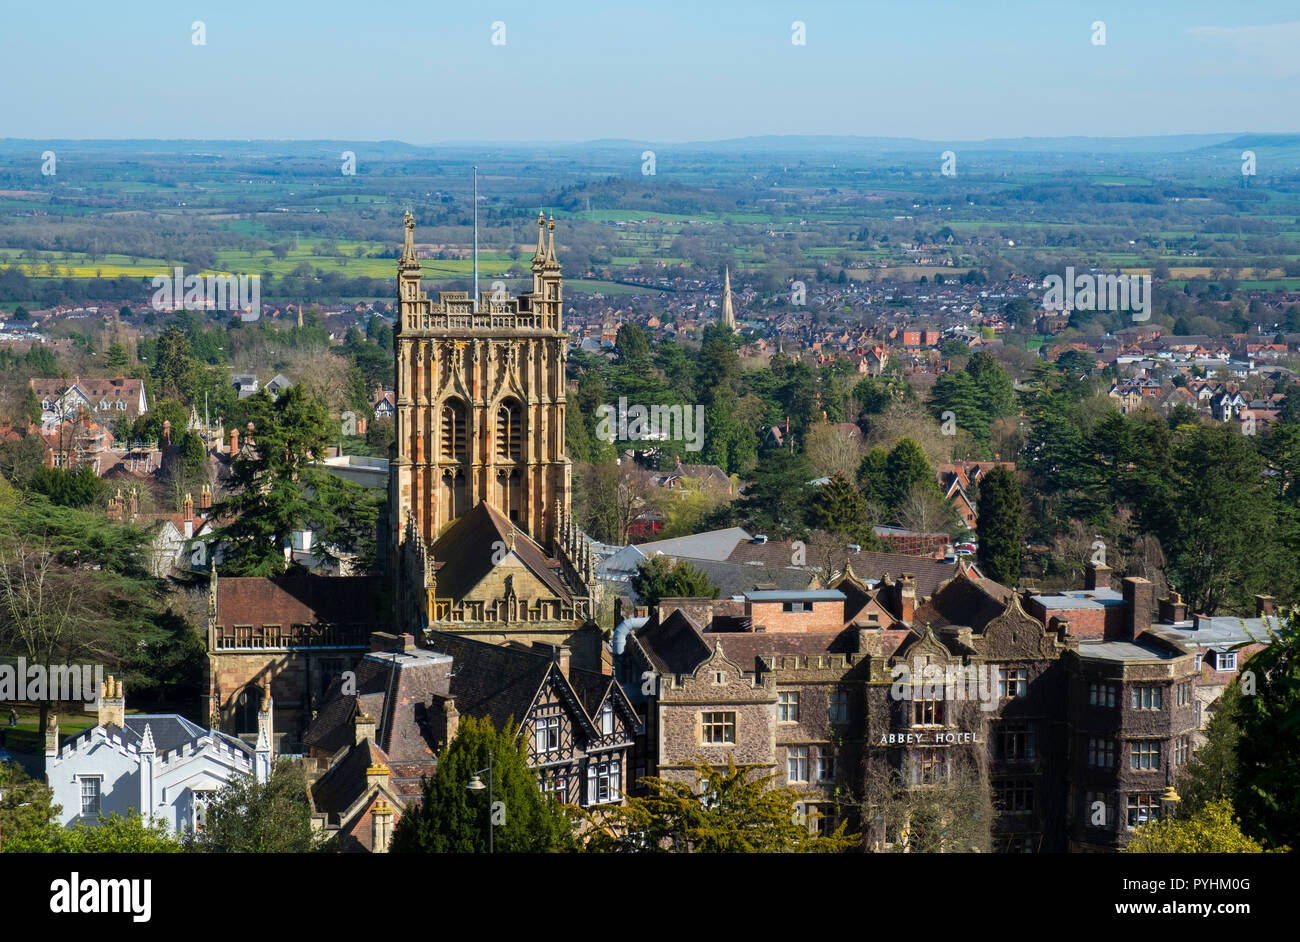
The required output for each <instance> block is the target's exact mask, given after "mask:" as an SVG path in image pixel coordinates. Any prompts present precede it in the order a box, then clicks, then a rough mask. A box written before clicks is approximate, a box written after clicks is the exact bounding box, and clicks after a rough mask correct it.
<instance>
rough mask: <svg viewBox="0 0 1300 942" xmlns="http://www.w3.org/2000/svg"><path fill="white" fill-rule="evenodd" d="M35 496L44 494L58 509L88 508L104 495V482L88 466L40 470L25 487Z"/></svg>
mask: <svg viewBox="0 0 1300 942" xmlns="http://www.w3.org/2000/svg"><path fill="white" fill-rule="evenodd" d="M27 487H28V490H30V491H32V492H33V493H35V494H44V495H45V496H46V497H48V498H49V499H50V502H51V503H53V504H58V505H59V506H60V507H78V508H80V507H89V506H91V505H92V504H95V503H97V502H98V501H99V498H100V497H101V496H102V495H103V493H104V482H103V480H102V479H101V478H100V477H99V475H97V474H96V473H95V469H94V468H92V467H91V466H90V465H88V464H83V465H79V466H77V467H76V468H75V469H74V470H71V471H69V470H68V469H67V468H44V467H42V468H40V469H38V470H37V471H36V473H35V474H33V475H32V478H31V481H30V482H29V483H28V485H27Z"/></svg>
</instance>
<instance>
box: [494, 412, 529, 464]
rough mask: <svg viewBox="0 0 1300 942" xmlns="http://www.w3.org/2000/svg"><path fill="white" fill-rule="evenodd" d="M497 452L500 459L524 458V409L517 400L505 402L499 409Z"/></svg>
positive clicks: (516, 459)
mask: <svg viewBox="0 0 1300 942" xmlns="http://www.w3.org/2000/svg"><path fill="white" fill-rule="evenodd" d="M496 451H497V457H499V458H510V459H513V460H515V461H518V460H519V459H520V458H522V457H523V453H524V441H523V409H522V408H521V407H520V405H519V402H518V400H516V399H507V400H505V401H504V402H502V403H501V406H500V408H499V409H497V436H496Z"/></svg>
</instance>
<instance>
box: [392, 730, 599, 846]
mask: <svg viewBox="0 0 1300 942" xmlns="http://www.w3.org/2000/svg"><path fill="white" fill-rule="evenodd" d="M517 732H518V728H517V727H516V726H515V725H514V724H513V723H508V724H507V727H506V729H504V730H501V731H498V730H496V729H495V728H493V725H492V721H491V720H489V719H482V720H477V719H475V718H474V717H472V716H462V717H461V719H460V725H459V727H458V728H457V730H456V736H455V738H454V739H453V740H452V741H451V743H450V744H449V745H447V746H446V747H445V748H444V749H443V750H442V752H441V753H440V754H439V756H438V771H437V773H436V774H435V775H434V776H433V777H432V778H426V779H425V780H424V795H423V799H422V800H421V802H420V804H419V806H418V807H414V808H409V809H408V811H407V813H406V814H404V815H403V816H402V818H401V820H400V821H398V823H397V827H396V828H394V830H393V842H392V847H391V850H392V852H393V853H395V854H400V853H426V854H448V853H450V854H466V853H477V854H483V853H487V851H488V846H489V840H488V828H489V827H491V828H492V829H493V830H492V841H491V844H492V850H493V851H495V852H496V853H533V854H536V853H547V852H553V851H565V850H571V849H573V847H574V843H573V825H572V822H571V821H570V819H569V816H568V813H567V812H566V811H565V810H564V808H563V806H561V805H560V804H559V802H557V801H555V800H554V799H553V798H549V797H547V796H545V795H543V794H542V792H541V790H540V788H539V787H538V781H537V773H535V772H534V771H533V770H532V769H530V768H529V767H528V750H527V746H526V744H525V743H524V741H523V740H522V739H521V738H518V736H517ZM489 756H490V758H489ZM489 762H490V763H491V767H492V781H491V803H489V795H488V789H487V788H484V789H482V790H479V791H474V790H471V789H469V788H467V787H466V786H467V785H469V783H470V781H471V779H472V778H473V776H475V775H478V776H479V779H480V781H482V782H483V784H484V785H487V784H488V782H487V778H488V773H487V771H486V770H487V768H488V765H489Z"/></svg>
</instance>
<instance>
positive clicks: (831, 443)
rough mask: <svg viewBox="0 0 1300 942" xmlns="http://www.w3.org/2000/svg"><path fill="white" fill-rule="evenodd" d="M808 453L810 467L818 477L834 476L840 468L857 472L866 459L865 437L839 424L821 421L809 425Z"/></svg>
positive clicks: (806, 451)
mask: <svg viewBox="0 0 1300 942" xmlns="http://www.w3.org/2000/svg"><path fill="white" fill-rule="evenodd" d="M854 431H855V432H856V428H854ZM804 453H805V454H807V456H808V465H809V468H810V469H811V470H812V473H813V474H814V475H816V476H817V477H830V476H831V475H833V474H835V473H837V472H840V473H843V474H845V475H853V474H856V473H857V471H858V465H860V464H861V463H862V444H861V438H860V436H855V435H854V434H853V433H852V432H848V431H846V430H845V429H843V428H841V427H839V426H838V425H831V424H830V423H829V422H818V423H817V424H816V425H814V426H812V427H811V428H810V429H808V435H807V436H806V437H805V439H804Z"/></svg>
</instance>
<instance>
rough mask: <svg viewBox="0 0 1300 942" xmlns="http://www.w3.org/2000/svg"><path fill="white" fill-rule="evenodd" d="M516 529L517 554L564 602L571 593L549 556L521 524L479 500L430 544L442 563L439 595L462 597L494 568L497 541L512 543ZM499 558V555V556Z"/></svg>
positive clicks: (431, 549)
mask: <svg viewBox="0 0 1300 942" xmlns="http://www.w3.org/2000/svg"><path fill="white" fill-rule="evenodd" d="M512 530H513V531H514V536H513V544H514V551H515V554H516V555H517V556H518V557H519V559H520V560H522V561H523V563H524V565H525V566H527V567H528V569H529V571H531V572H532V573H533V575H535V576H536V577H537V578H538V579H540V580H541V581H542V582H543V583H544V584H545V585H546V587H547V588H549V589H550V590H551V591H552V592H554V593H555V595H556V596H557V597H559V598H560V599H562V600H563V601H565V602H571V601H572V597H571V595H570V593H569V589H568V587H567V586H565V584H564V581H563V580H562V579H561V578H560V576H559V573H558V572H557V571H556V569H555V568H554V567H553V566H552V565H551V560H550V558H549V557H548V556H547V555H546V553H545V552H543V550H542V548H541V547H540V546H538V545H537V543H536V542H534V541H533V540H532V539H531V538H530V537H529V536H528V534H526V533H525V532H524V531H523V530H522V529H521V528H519V527H517V526H515V525H514V524H512V523H511V522H510V521H509V520H507V519H506V518H505V517H503V516H502V515H501V513H500V511H498V510H497V509H496V508H495V507H493V506H492V505H491V504H489V503H487V502H485V501H480V502H479V503H478V505H477V506H476V507H474V509H473V510H471V511H470V512H469V513H467V514H465V515H464V516H463V517H461V518H460V519H458V520H456V521H454V522H453V523H452V525H451V526H450V527H448V528H447V529H446V530H445V531H444V532H443V534H442V535H441V536H440V537H438V539H437V540H435V541H434V543H433V546H431V547H430V548H429V555H430V556H432V557H433V558H434V559H435V560H437V561H438V562H439V563H440V566H439V568H438V572H437V578H438V597H439V598H444V599H456V600H459V599H462V598H464V597H465V596H466V595H468V594H469V592H470V591H471V590H472V589H473V588H474V587H475V586H476V585H478V584H479V583H480V582H482V581H483V579H484V578H485V577H486V576H487V575H488V573H489V572H491V571H492V567H493V566H494V565H495V563H494V561H493V557H494V556H495V555H496V548H494V545H493V544H495V543H497V542H498V541H499V542H500V543H501V544H502V545H504V546H506V547H509V546H510V545H511V543H512V537H511V531H512ZM497 559H498V561H499V559H500V557H497Z"/></svg>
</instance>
